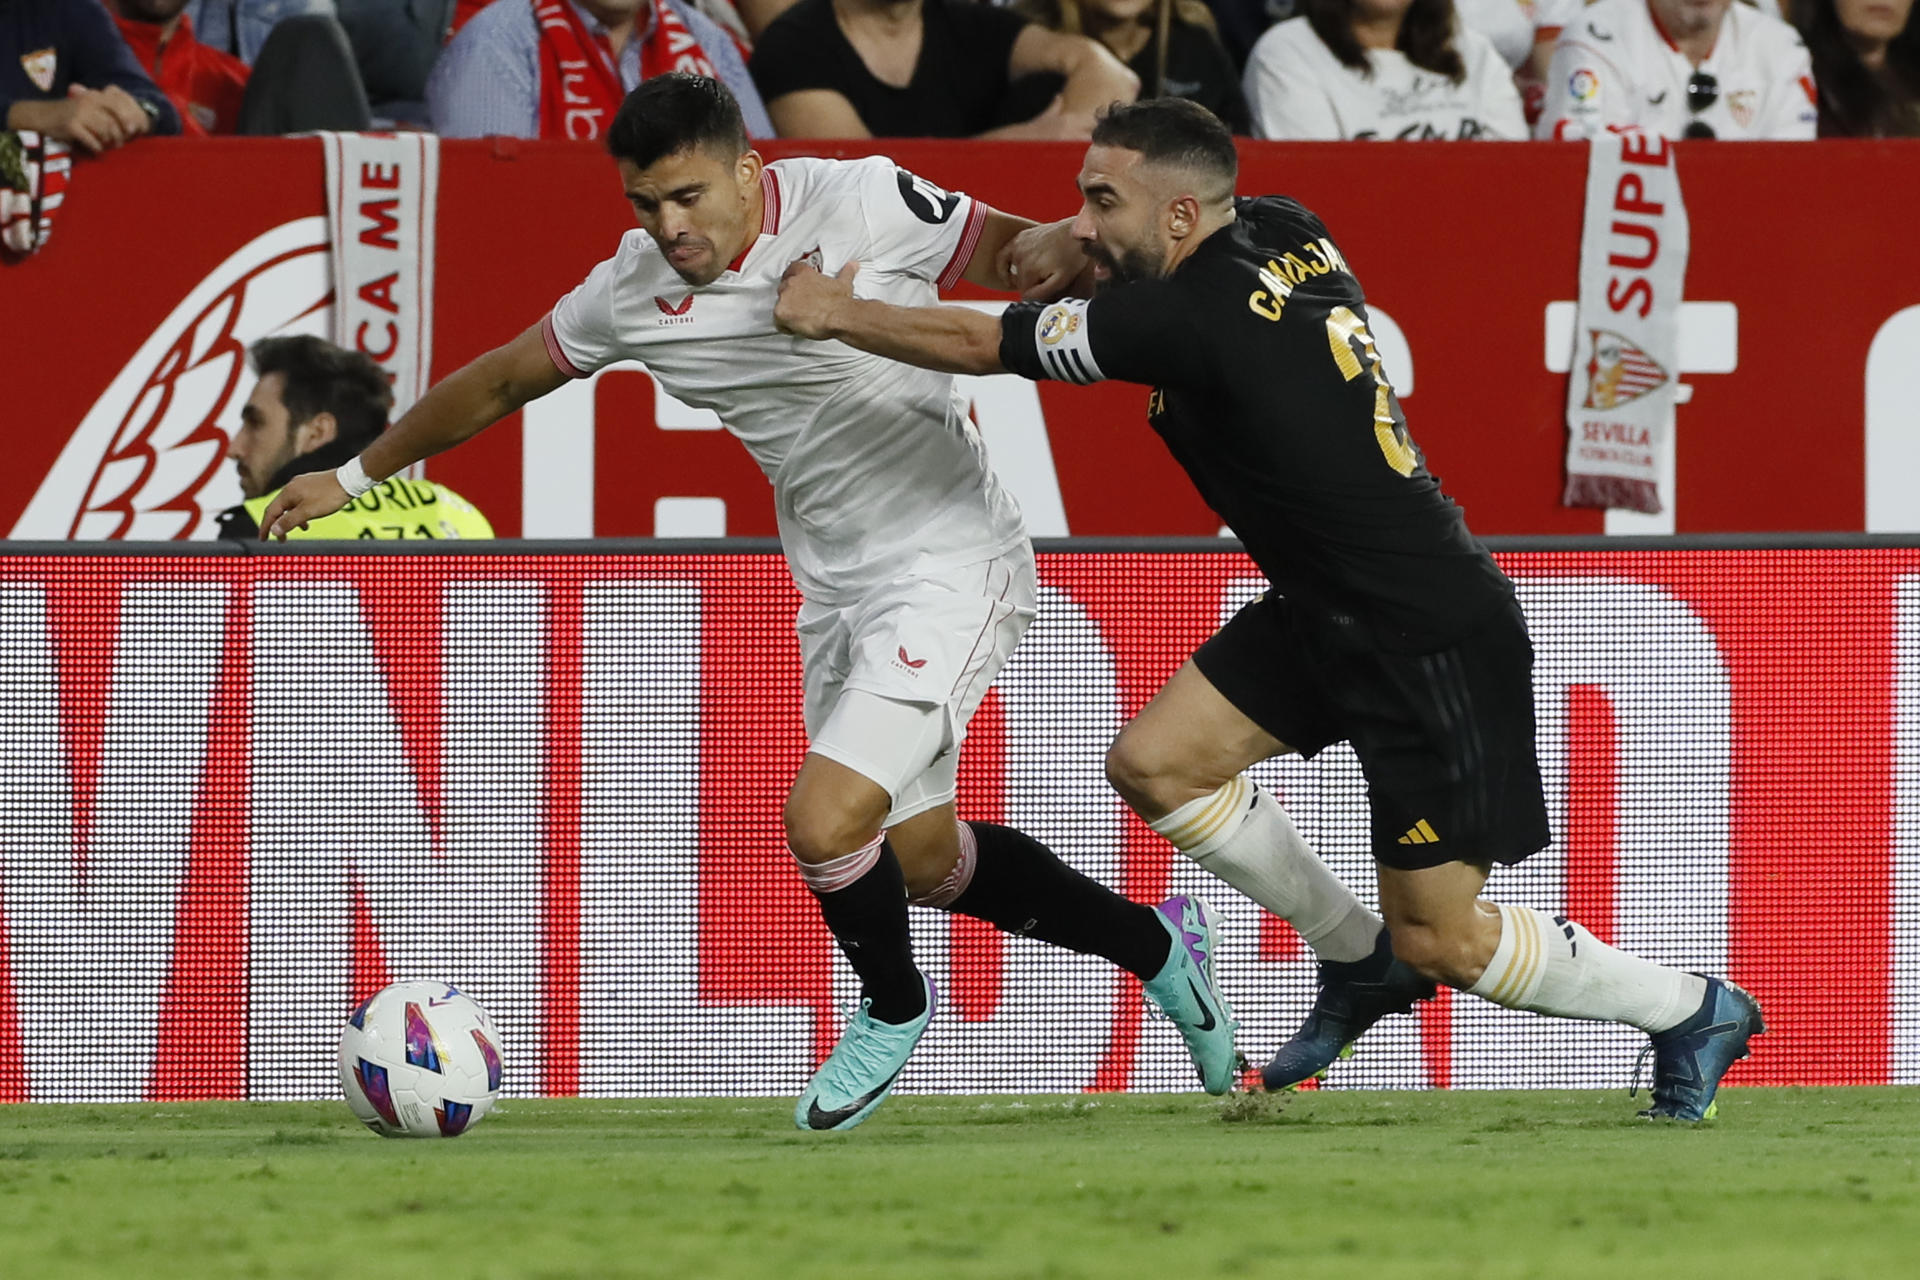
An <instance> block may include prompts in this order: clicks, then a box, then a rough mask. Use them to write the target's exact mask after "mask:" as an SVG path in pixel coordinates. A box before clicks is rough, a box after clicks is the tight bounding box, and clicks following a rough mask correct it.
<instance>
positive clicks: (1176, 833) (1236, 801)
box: [1147, 774, 1383, 962]
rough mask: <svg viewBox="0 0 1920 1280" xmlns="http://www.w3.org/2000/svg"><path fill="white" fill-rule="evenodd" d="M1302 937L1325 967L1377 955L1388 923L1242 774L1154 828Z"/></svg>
mask: <svg viewBox="0 0 1920 1280" xmlns="http://www.w3.org/2000/svg"><path fill="white" fill-rule="evenodd" d="M1147 825H1148V826H1149V827H1151V828H1153V830H1155V831H1157V832H1159V833H1160V834H1161V835H1163V836H1165V837H1166V838H1167V839H1168V840H1169V841H1171V842H1172V843H1173V847H1174V848H1176V849H1178V850H1179V851H1180V852H1182V853H1184V854H1186V855H1187V856H1188V857H1189V858H1192V859H1193V860H1194V861H1195V862H1197V863H1199V864H1200V865H1201V866H1202V867H1204V868H1206V869H1207V870H1208V871H1210V872H1212V873H1213V874H1214V875H1216V876H1218V877H1220V878H1221V879H1222V880H1225V881H1226V882H1227V883H1228V884H1230V885H1232V886H1233V887H1234V888H1236V889H1238V890H1239V891H1240V892H1242V893H1244V894H1246V895H1247V896H1248V897H1249V898H1252V899H1253V900H1254V901H1255V902H1257V903H1259V904H1260V905H1261V906H1263V907H1265V908H1266V909H1267V910H1269V911H1271V912H1273V914H1275V915H1277V916H1279V917H1280V918H1281V919H1282V920H1285V921H1286V922H1287V923H1288V924H1290V925H1292V926H1293V928H1294V931H1295V932H1296V933H1298V934H1299V935H1300V936H1301V938H1303V939H1304V940H1305V941H1306V944H1307V945H1308V946H1310V947H1312V948H1313V950H1314V954H1315V955H1317V956H1319V957H1320V958H1321V959H1322V960H1335V961H1344V962H1352V961H1355V960H1364V959H1366V958H1367V957H1368V956H1370V955H1372V954H1373V948H1374V943H1375V942H1376V941H1378V939H1379V937H1380V930H1381V928H1382V927H1383V926H1382V925H1381V923H1380V917H1379V916H1377V915H1375V914H1374V913H1373V912H1371V911H1369V910H1367V908H1366V907H1365V906H1364V905H1363V904H1362V903H1361V901H1360V899H1358V898H1356V897H1354V896H1353V890H1351V889H1349V888H1347V886H1346V885H1345V884H1343V883H1342V882H1341V880H1340V877H1338V876H1336V875H1334V874H1333V872H1332V871H1331V870H1330V869H1329V868H1328V867H1327V864H1326V863H1324V862H1322V861H1320V858H1319V856H1318V855H1317V854H1315V853H1314V851H1313V846H1311V845H1309V844H1308V843H1307V842H1306V840H1304V839H1303V838H1302V837H1301V835H1300V832H1299V830H1298V829H1296V828H1295V827H1294V825H1293V820H1292V819H1291V818H1289V817H1287V815H1286V811H1285V810H1283V809H1281V807H1280V806H1279V805H1278V804H1277V803H1275V801H1274V798H1273V797H1272V796H1270V795H1268V794H1267V793H1266V792H1264V791H1262V790H1261V789H1260V788H1259V787H1256V786H1255V785H1254V784H1253V783H1252V782H1251V781H1249V780H1248V778H1247V776H1246V775H1245V774H1241V775H1240V776H1239V777H1237V778H1235V779H1234V780H1233V781H1231V782H1229V783H1228V784H1227V785H1226V786H1224V787H1222V788H1220V789H1219V790H1218V791H1216V792H1214V793H1213V794H1212V795H1210V796H1202V797H1200V798H1199V799H1198V800H1192V801H1189V802H1187V803H1186V804H1183V805H1181V806H1180V807H1179V808H1178V809H1175V810H1174V811H1173V812H1172V813H1170V814H1168V815H1167V816H1166V817H1164V818H1162V819H1160V820H1159V821H1158V822H1150V823H1148V824H1147Z"/></svg>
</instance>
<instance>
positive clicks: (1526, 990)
mask: <svg viewBox="0 0 1920 1280" xmlns="http://www.w3.org/2000/svg"><path fill="white" fill-rule="evenodd" d="M1467 994H1468V995H1474V996H1479V997H1480V998H1481V999H1483V1000H1491V1001H1492V1002H1493V1003H1495V1004H1497V1005H1503V1006H1505V1007H1506V1008H1509V1009H1527V1010H1530V1011H1532V1012H1534V1013H1546V1014H1551V1015H1553V1016H1554V1017H1556V1018H1586V1019H1590V1020H1593V1021H1596V1022H1624V1023H1627V1024H1628V1025H1629V1026H1635V1027H1639V1028H1640V1029H1641V1030H1642V1031H1646V1032H1657V1031H1665V1030H1667V1029H1668V1028H1669V1027H1676V1026H1678V1025H1680V1024H1681V1023H1682V1022H1685V1021H1686V1020H1687V1019H1688V1018H1689V1017H1691V1016H1693V1014H1694V1013H1695V1012H1696V1011H1697V1010H1698V1009H1699V1008H1700V1002H1701V1001H1703V1000H1705V999H1706V998H1707V982H1706V979H1705V978H1702V977H1700V976H1698V975H1697V974H1691V973H1686V972H1683V971H1681V970H1679V969H1669V968H1668V967H1667V966H1666V965H1663V964H1655V963H1653V961H1651V960H1642V959H1641V958H1640V957H1639V956H1634V955H1628V954H1627V953H1626V952H1624V951H1620V950H1617V949H1615V948H1613V947H1610V946H1608V945H1607V944H1606V943H1604V942H1602V941H1600V939H1598V938H1596V937H1594V936H1593V935H1592V934H1591V933H1588V932H1587V931H1586V930H1585V929H1583V928H1581V927H1580V926H1579V925H1577V924H1575V923H1574V922H1573V921H1571V920H1568V919H1567V918H1566V917H1565V916H1550V915H1548V914H1547V913H1546V912H1544V911H1535V910H1533V909H1532V908H1530V907H1510V906H1502V907H1501V908H1500V946H1499V947H1498V949H1496V950H1495V951H1494V953H1493V959H1492V960H1490V961H1488V962H1487V971H1486V972H1485V973H1483V974H1481V975H1480V981H1478V982H1476V983H1474V984H1473V985H1472V986H1471V987H1468V988H1467Z"/></svg>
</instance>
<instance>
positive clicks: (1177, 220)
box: [1167, 195, 1200, 240]
mask: <svg viewBox="0 0 1920 1280" xmlns="http://www.w3.org/2000/svg"><path fill="white" fill-rule="evenodd" d="M1199 225H1200V201H1199V200H1198V199H1196V198H1195V197H1193V196H1190V195H1186V196H1179V197H1177V198H1176V199H1175V200H1174V202H1173V203H1172V204H1171V205H1169V206H1168V207H1167V231H1168V232H1169V233H1170V234H1171V235H1172V236H1173V238H1174V239H1175V240H1184V239H1186V238H1187V237H1188V236H1190V235H1192V234H1193V232H1194V228H1196V227H1198V226H1199Z"/></svg>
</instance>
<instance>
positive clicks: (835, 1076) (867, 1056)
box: [793, 974, 940, 1132]
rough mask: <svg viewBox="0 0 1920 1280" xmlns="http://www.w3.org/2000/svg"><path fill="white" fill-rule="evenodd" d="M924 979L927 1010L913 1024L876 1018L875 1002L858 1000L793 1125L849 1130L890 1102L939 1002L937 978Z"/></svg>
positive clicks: (815, 1075)
mask: <svg viewBox="0 0 1920 1280" xmlns="http://www.w3.org/2000/svg"><path fill="white" fill-rule="evenodd" d="M921 977H922V979H923V980H924V981H925V982H926V984H927V1008H926V1011H925V1012H924V1013H922V1014H921V1015H920V1016H919V1017H917V1018H915V1019H914V1020H913V1021H911V1022H904V1023H900V1024H898V1025H896V1024H894V1023H891V1022H875V1021H874V1020H873V1019H872V1018H871V1017H869V1016H868V1013H867V1010H868V1007H869V1006H870V1005H871V1004H872V1003H873V1002H872V1001H870V1000H862V1001H861V1002H860V1009H859V1012H857V1013H855V1014H854V1015H853V1019H852V1020H851V1021H850V1022H848V1023H847V1029H846V1030H845V1031H843V1032H841V1033H840V1043H839V1044H836V1045H835V1046H833V1052H832V1053H830V1054H828V1055H827V1060H826V1061H825V1062H823V1063H821V1064H820V1069H819V1070H818V1071H816V1072H814V1073H813V1079H812V1080H809V1081H808V1082H807V1088H806V1091H805V1092H804V1093H802V1094H801V1095H800V1101H799V1102H798V1103H796V1104H795V1105H794V1108H793V1122H794V1124H796V1125H798V1126H799V1127H800V1128H802V1129H811V1130H815V1131H818V1132H824V1131H826V1130H828V1129H851V1128H853V1127H854V1126H855V1125H857V1124H859V1123H860V1122H861V1121H862V1120H865V1119H866V1118H867V1117H868V1116H870V1115H872V1114H873V1112H874V1109H875V1108H877V1107H878V1106H879V1105H880V1104H881V1103H882V1102H885V1101H886V1100H887V1095H888V1094H889V1093H892V1092H893V1082H894V1081H895V1080H898V1079H899V1078H900V1072H901V1070H902V1069H903V1068H905V1067H906V1065H907V1059H908V1058H911V1057H912V1056H913V1050H914V1046H915V1045H917V1044H919V1043H920V1037H921V1036H922V1035H925V1034H926V1030H927V1025H928V1024H929V1023H931V1022H932V1021H933V1011H934V1009H935V1008H937V1007H938V1006H939V1003H940V997H939V993H938V992H936V991H935V990H934V987H933V979H932V978H928V977H926V975H925V974H922V975H921Z"/></svg>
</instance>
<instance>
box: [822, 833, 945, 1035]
mask: <svg viewBox="0 0 1920 1280" xmlns="http://www.w3.org/2000/svg"><path fill="white" fill-rule="evenodd" d="M813 896H814V898H815V899H816V900H817V901H818V902H819V903H820V918H821V919H823V920H825V921H826V922H827V928H828V929H830V930H832V931H833V937H834V941H836V942H838V943H839V944H840V951H841V954H843V955H845V956H846V957H847V963H848V964H851V965H852V966H853V971H854V972H855V973H857V974H859V975H860V987H861V991H862V993H863V994H864V995H865V996H866V998H867V999H868V1000H871V1001H872V1002H873V1003H872V1006H871V1007H870V1008H869V1009H868V1011H867V1012H868V1016H870V1017H872V1018H874V1019H875V1020H876V1021H879V1022H893V1023H900V1022H911V1021H913V1020H914V1019H915V1018H917V1017H919V1016H920V1015H921V1014H923V1013H925V1012H926V1010H927V984H926V981H925V980H924V979H923V978H921V976H920V970H919V969H918V968H916V967H915V966H914V963H913V941H912V939H911V937H910V936H909V935H908V932H907V882H906V878H905V877H904V876H903V875H901V873H900V860H899V859H898V858H896V857H894V856H893V849H892V847H891V846H889V845H887V844H886V843H885V842H882V843H881V845H880V859H879V861H877V862H875V863H874V864H873V868H872V870H870V871H868V872H867V874H865V875H863V876H861V877H860V878H859V879H858V880H855V881H854V882H853V883H852V884H850V885H848V886H847V887H846V888H844V889H835V890H834V891H833V892H832V893H817V892H816V893H815V894H814V895H813Z"/></svg>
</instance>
